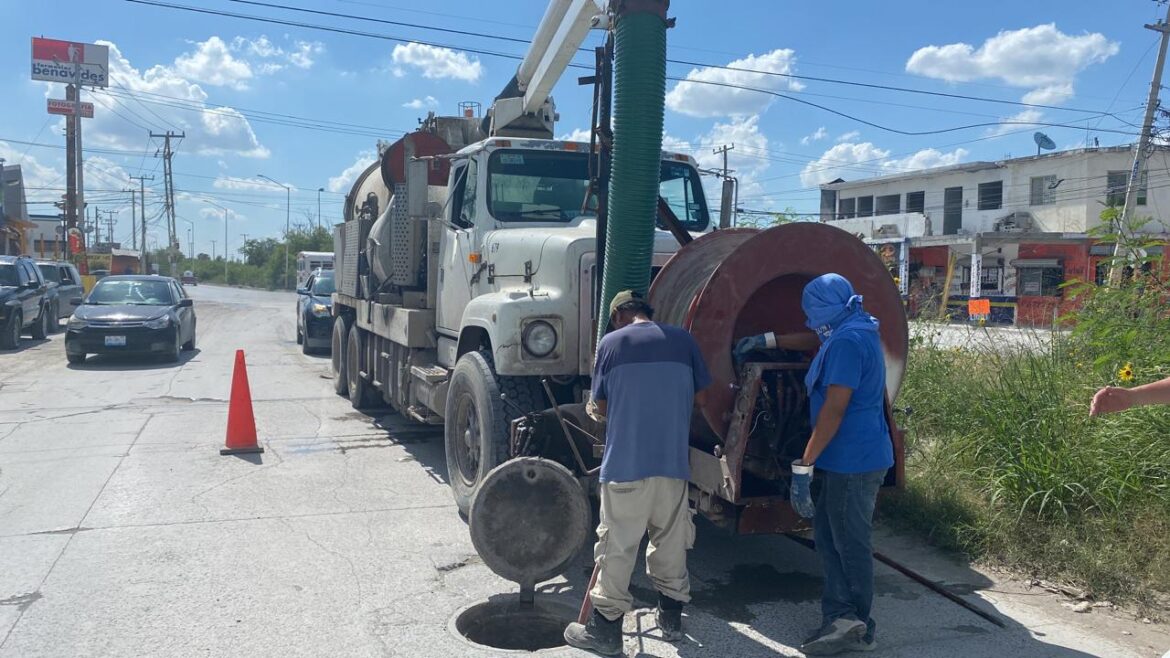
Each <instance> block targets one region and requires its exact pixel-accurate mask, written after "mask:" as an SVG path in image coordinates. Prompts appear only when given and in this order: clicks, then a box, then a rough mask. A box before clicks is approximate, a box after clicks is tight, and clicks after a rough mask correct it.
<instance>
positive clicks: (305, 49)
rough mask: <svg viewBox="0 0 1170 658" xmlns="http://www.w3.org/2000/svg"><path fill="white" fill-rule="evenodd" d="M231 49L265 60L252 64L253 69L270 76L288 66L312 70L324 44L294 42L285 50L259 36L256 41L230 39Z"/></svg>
mask: <svg viewBox="0 0 1170 658" xmlns="http://www.w3.org/2000/svg"><path fill="white" fill-rule="evenodd" d="M285 39H286V40H287V39H288V35H285ZM231 49H232V50H233V51H235V52H239V53H244V54H247V55H250V56H253V57H259V58H260V59H262V60H265V61H261V62H257V63H254V64H253V69H254V70H255V71H256V72H257V73H260V74H262V75H271V74H273V73H276V72H278V71H282V70H284V69H286V68H288V65H289V64H291V65H292V66H295V67H297V68H299V69H309V68H312V66H313V64H314V63H316V61H317V56H318V55H320V54H321V53H324V52H325V44H323V43H321V42H320V41H294V42H293V43H292V46H291V47H289V48H288V49H287V50H286V49H285V48H282V47H280V46H278V45H276V44H275V43H273V42H272V40H271V39H269V38H268V35H265V34H261V35H260V36H259V37H258V38H256V39H247V38H245V37H236V38H235V39H232V47H231ZM273 60H277V61H273Z"/></svg>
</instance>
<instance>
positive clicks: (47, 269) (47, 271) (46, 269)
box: [37, 265, 61, 283]
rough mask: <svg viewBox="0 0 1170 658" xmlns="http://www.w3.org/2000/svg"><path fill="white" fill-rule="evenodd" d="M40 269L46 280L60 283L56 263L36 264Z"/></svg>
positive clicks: (59, 273)
mask: <svg viewBox="0 0 1170 658" xmlns="http://www.w3.org/2000/svg"><path fill="white" fill-rule="evenodd" d="M37 267H39V268H40V269H41V274H42V275H43V276H44V277H45V280H46V281H51V282H53V283H61V270H59V269H57V266H56V265H37Z"/></svg>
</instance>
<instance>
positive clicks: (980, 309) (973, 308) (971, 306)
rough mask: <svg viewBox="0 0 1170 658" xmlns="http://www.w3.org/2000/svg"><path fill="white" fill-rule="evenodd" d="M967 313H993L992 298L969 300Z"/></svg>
mask: <svg viewBox="0 0 1170 658" xmlns="http://www.w3.org/2000/svg"><path fill="white" fill-rule="evenodd" d="M967 315H970V316H978V315H991V300H990V299H971V300H968V301H967Z"/></svg>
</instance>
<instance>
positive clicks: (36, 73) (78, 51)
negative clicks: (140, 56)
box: [32, 37, 110, 87]
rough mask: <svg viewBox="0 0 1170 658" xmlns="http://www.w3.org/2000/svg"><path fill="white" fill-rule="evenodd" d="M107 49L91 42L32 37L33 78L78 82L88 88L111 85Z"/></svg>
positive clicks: (108, 50) (48, 80)
mask: <svg viewBox="0 0 1170 658" xmlns="http://www.w3.org/2000/svg"><path fill="white" fill-rule="evenodd" d="M109 68H110V49H109V47H107V46H99V45H96V44H92V43H76V42H73V41H58V40H56V39H43V38H40V37H33V39H32V79H33V80H44V81H46V82H65V83H78V84H82V85H85V86H89V87H108V86H109V84H110V77H109Z"/></svg>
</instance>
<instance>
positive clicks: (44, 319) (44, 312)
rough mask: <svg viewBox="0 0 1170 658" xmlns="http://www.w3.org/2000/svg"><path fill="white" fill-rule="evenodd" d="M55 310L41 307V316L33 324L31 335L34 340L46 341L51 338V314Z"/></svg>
mask: <svg viewBox="0 0 1170 658" xmlns="http://www.w3.org/2000/svg"><path fill="white" fill-rule="evenodd" d="M52 311H53V309H52V308H51V307H49V306H42V307H41V315H40V317H38V318H37V319H36V322H33V326H32V329H31V330H30V333H31V334H32V337H33V339H34V340H44V339H45V338H47V337H48V336H49V314H50V313H52Z"/></svg>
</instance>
